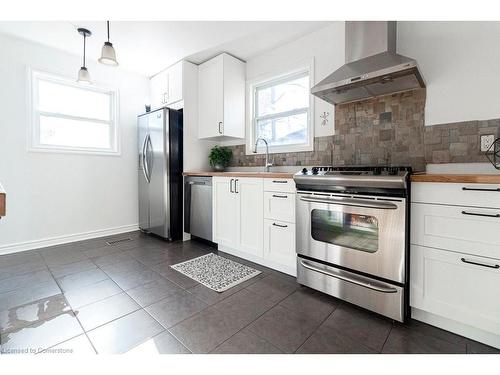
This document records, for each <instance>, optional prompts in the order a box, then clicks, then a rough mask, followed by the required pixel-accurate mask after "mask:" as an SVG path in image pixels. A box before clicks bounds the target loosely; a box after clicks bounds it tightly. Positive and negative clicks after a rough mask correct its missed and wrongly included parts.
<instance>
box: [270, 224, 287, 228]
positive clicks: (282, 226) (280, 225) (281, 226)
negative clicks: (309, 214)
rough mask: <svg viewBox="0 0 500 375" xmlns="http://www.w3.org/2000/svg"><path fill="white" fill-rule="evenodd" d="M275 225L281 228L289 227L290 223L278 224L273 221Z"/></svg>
mask: <svg viewBox="0 0 500 375" xmlns="http://www.w3.org/2000/svg"><path fill="white" fill-rule="evenodd" d="M273 225H274V226H275V227H279V228H288V225H282V224H276V223H273Z"/></svg>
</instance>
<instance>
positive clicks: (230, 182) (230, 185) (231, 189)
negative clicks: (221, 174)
mask: <svg viewBox="0 0 500 375" xmlns="http://www.w3.org/2000/svg"><path fill="white" fill-rule="evenodd" d="M233 181H234V178H232V179H231V180H230V181H229V191H230V192H231V193H234V190H233Z"/></svg>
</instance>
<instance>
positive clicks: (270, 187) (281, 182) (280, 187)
mask: <svg viewBox="0 0 500 375" xmlns="http://www.w3.org/2000/svg"><path fill="white" fill-rule="evenodd" d="M264 190H265V191H279V192H285V193H295V181H294V180H293V179H291V178H265V179H264Z"/></svg>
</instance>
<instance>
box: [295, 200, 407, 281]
mask: <svg viewBox="0 0 500 375" xmlns="http://www.w3.org/2000/svg"><path fill="white" fill-rule="evenodd" d="M405 208H406V202H405V199H404V198H394V199H392V198H391V199H390V200H383V199H376V197H368V196H364V197H350V196H347V197H339V196H336V195H335V196H333V195H332V196H320V195H314V194H310V193H308V194H301V193H300V192H299V193H298V199H297V211H296V212H297V253H299V254H302V255H305V256H307V257H311V258H314V259H318V260H321V261H325V262H328V263H331V264H334V265H337V266H341V267H346V268H349V269H352V270H356V271H360V272H364V273H367V274H370V275H374V276H378V277H381V278H384V279H387V280H391V281H395V282H399V283H404V280H405V228H406V215H405Z"/></svg>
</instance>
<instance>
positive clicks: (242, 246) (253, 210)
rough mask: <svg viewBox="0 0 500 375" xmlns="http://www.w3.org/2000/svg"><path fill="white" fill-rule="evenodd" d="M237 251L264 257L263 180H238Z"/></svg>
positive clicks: (236, 189) (236, 187) (236, 188)
mask: <svg viewBox="0 0 500 375" xmlns="http://www.w3.org/2000/svg"><path fill="white" fill-rule="evenodd" d="M235 191H236V195H237V200H238V246H237V249H238V250H240V251H242V252H245V253H248V254H251V255H253V256H257V257H262V256H263V238H262V234H263V233H262V232H263V220H264V182H263V181H262V178H238V179H236V186H235Z"/></svg>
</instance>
